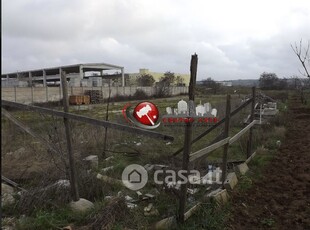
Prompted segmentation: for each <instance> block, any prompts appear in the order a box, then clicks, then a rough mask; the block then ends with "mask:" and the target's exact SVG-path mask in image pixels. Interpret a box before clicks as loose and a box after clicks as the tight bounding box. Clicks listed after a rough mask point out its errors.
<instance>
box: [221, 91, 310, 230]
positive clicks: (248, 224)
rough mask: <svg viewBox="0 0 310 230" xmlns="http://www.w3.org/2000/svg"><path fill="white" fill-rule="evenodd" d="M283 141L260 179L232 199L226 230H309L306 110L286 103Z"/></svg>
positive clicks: (309, 121)
mask: <svg viewBox="0 0 310 230" xmlns="http://www.w3.org/2000/svg"><path fill="white" fill-rule="evenodd" d="M288 116H289V123H288V124H287V125H286V127H287V133H286V140H285V142H284V143H282V145H281V147H280V149H279V151H278V152H277V154H276V155H275V157H274V158H273V159H272V161H271V162H270V164H269V165H268V166H267V167H266V168H265V169H264V170H263V172H262V173H263V177H262V178H263V179H260V180H257V181H255V182H254V184H253V186H252V187H251V188H250V189H249V190H247V191H246V192H242V193H240V192H238V191H236V192H235V193H234V194H233V195H232V206H233V207H232V209H233V210H232V216H231V218H230V220H229V222H228V224H227V228H228V229H236V230H237V229H238V230H239V229H281V230H282V229H292V230H299V229H310V108H305V107H304V106H303V105H302V104H301V103H300V100H299V98H298V97H296V96H292V97H291V98H290V100H289V114H288Z"/></svg>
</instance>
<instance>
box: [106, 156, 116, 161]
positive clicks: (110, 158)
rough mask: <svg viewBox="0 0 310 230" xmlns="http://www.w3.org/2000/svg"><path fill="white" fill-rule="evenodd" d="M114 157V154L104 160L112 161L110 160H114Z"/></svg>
mask: <svg viewBox="0 0 310 230" xmlns="http://www.w3.org/2000/svg"><path fill="white" fill-rule="evenodd" d="M112 159H114V156H110V157H107V158H105V159H104V160H105V161H110V160H112Z"/></svg>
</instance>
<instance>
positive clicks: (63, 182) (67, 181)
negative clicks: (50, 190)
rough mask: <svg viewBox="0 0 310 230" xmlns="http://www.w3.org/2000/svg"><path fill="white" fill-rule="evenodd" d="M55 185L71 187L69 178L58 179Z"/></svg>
mask: <svg viewBox="0 0 310 230" xmlns="http://www.w3.org/2000/svg"><path fill="white" fill-rule="evenodd" d="M54 185H55V186H57V187H64V188H69V187H70V181H69V180H58V181H57V182H56V183H55V184H54Z"/></svg>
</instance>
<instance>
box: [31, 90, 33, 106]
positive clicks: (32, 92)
mask: <svg viewBox="0 0 310 230" xmlns="http://www.w3.org/2000/svg"><path fill="white" fill-rule="evenodd" d="M31 103H32V104H33V86H31Z"/></svg>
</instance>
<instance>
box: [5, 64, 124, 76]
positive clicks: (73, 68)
mask: <svg viewBox="0 0 310 230" xmlns="http://www.w3.org/2000/svg"><path fill="white" fill-rule="evenodd" d="M60 68H61V69H62V70H64V71H66V72H68V73H69V72H70V73H78V72H79V71H80V68H82V69H83V71H84V72H85V71H98V70H113V69H123V68H124V67H122V66H117V65H112V64H107V63H81V64H74V65H63V66H57V67H48V68H41V69H33V70H26V71H17V72H11V73H2V74H1V76H2V77H4V76H6V75H17V74H19V75H20V74H25V73H29V72H31V73H32V75H33V76H37V75H38V76H40V75H42V71H43V70H44V71H45V72H46V73H47V74H49V75H52V74H58V73H59V69H60Z"/></svg>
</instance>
